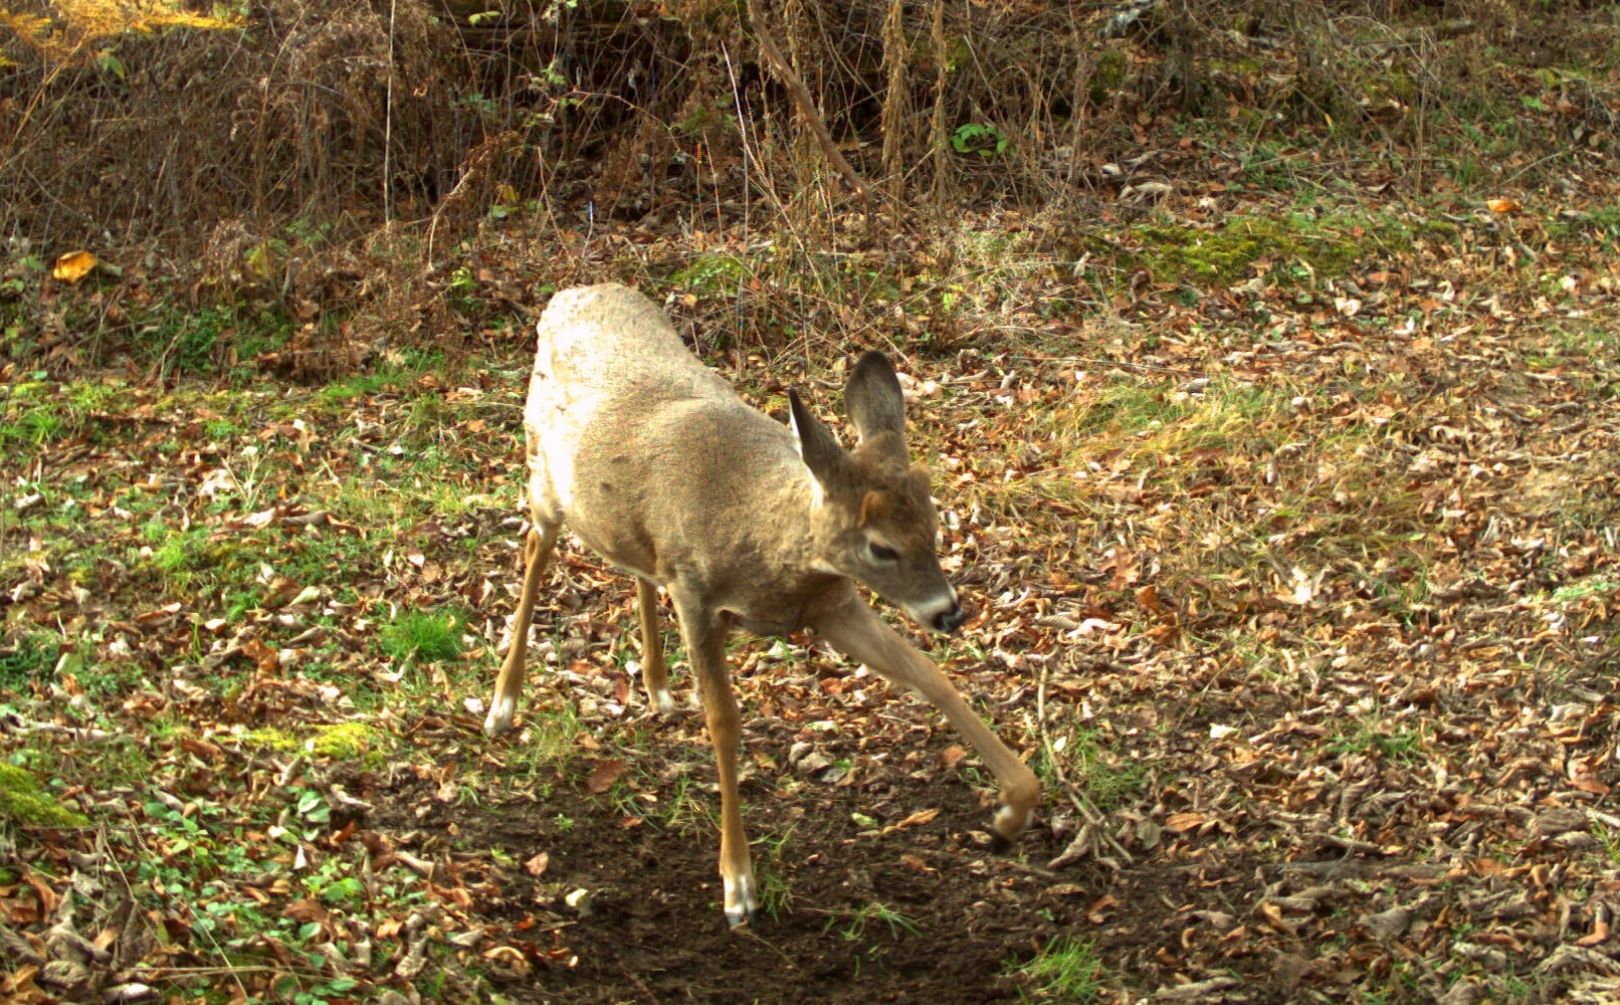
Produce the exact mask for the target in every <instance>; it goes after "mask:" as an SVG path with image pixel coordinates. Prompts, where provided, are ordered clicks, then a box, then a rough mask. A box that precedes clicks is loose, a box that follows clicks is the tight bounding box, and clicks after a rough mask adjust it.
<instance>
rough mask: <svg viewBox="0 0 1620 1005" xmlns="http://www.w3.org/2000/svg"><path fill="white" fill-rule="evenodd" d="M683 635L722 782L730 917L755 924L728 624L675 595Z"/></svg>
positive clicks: (723, 865) (723, 875)
mask: <svg viewBox="0 0 1620 1005" xmlns="http://www.w3.org/2000/svg"><path fill="white" fill-rule="evenodd" d="M675 615H676V618H677V619H678V620H679V621H680V626H681V637H682V639H684V640H685V642H686V651H687V652H688V653H690V654H691V658H692V670H693V674H694V675H695V676H696V677H697V683H698V693H699V694H701V695H702V697H703V713H704V717H705V719H707V721H708V726H709V739H710V741H711V742H712V743H713V744H714V767H715V774H716V776H718V778H719V781H720V881H721V883H722V884H723V885H724V888H725V912H726V922H727V923H728V924H729V925H730V926H731V927H732V928H736V927H737V926H738V925H742V924H745V923H749V924H751V923H753V922H754V921H755V920H756V919H757V918H758V915H759V893H758V887H757V886H756V885H755V883H754V865H753V861H752V860H751V858H750V856H749V853H748V835H747V833H746V832H745V831H744V830H743V822H742V807H741V805H740V804H739V802H738V796H737V743H738V735H739V733H740V730H741V725H740V717H739V715H738V712H737V698H736V696H735V695H733V694H732V693H731V675H730V672H729V670H728V669H727V667H726V646H725V640H726V625H725V623H724V622H723V621H722V620H721V619H720V618H718V617H716V616H715V615H714V614H712V613H710V612H708V611H706V610H703V609H702V607H701V605H693V604H682V603H681V601H680V599H679V597H678V596H677V597H676V600H675Z"/></svg>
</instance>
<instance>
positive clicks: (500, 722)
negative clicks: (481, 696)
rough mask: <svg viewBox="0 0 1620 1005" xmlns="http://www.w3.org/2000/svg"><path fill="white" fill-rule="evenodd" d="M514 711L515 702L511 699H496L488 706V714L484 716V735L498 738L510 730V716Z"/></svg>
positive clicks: (515, 708) (515, 709)
mask: <svg viewBox="0 0 1620 1005" xmlns="http://www.w3.org/2000/svg"><path fill="white" fill-rule="evenodd" d="M516 711H517V702H515V701H513V700H512V699H511V698H496V699H495V702H494V704H492V705H490V706H489V714H488V715H486V716H484V735H485V736H489V737H495V736H500V735H501V734H502V733H504V732H506V731H507V730H509V729H511V728H512V714H513V713H514V712H516Z"/></svg>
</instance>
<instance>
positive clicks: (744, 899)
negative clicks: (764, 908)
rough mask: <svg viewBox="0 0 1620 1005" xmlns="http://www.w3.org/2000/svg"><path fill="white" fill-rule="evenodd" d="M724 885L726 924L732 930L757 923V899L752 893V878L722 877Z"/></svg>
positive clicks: (745, 875) (746, 876) (744, 876)
mask: <svg viewBox="0 0 1620 1005" xmlns="http://www.w3.org/2000/svg"><path fill="white" fill-rule="evenodd" d="M724 880H725V885H726V924H727V925H728V926H730V927H731V928H732V929H733V930H735V929H738V928H741V927H742V926H743V925H747V926H748V927H750V928H753V927H755V925H757V924H758V922H759V898H758V897H757V896H756V895H755V893H754V877H753V876H751V875H747V874H744V875H742V876H736V877H732V876H726V877H724Z"/></svg>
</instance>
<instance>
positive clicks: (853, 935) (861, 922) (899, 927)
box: [824, 900, 920, 942]
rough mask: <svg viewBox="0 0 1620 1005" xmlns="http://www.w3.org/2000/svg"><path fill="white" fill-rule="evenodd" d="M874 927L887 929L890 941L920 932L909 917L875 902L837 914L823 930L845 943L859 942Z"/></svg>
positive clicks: (915, 923)
mask: <svg viewBox="0 0 1620 1005" xmlns="http://www.w3.org/2000/svg"><path fill="white" fill-rule="evenodd" d="M875 925H882V926H884V927H885V928H886V929H888V932H889V937H890V938H891V939H898V938H900V937H901V936H902V935H916V934H917V933H918V932H919V931H920V930H919V929H918V927H917V922H916V921H915V920H913V919H912V918H911V917H910V916H908V915H905V914H902V913H901V912H899V911H897V910H895V909H894V908H892V907H890V906H889V905H888V904H885V903H883V902H882V901H877V900H874V901H873V902H872V903H870V904H863V905H861V906H860V907H859V908H856V909H854V910H849V911H841V912H839V913H838V914H836V915H834V916H833V917H832V918H829V919H828V920H827V925H826V928H825V929H824V930H825V931H829V932H836V933H837V934H838V936H839V937H840V938H842V939H843V940H844V941H845V942H861V941H863V940H865V938H866V936H867V933H868V931H870V930H871V929H872V928H873V927H874V926H875Z"/></svg>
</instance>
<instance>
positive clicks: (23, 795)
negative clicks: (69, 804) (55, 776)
mask: <svg viewBox="0 0 1620 1005" xmlns="http://www.w3.org/2000/svg"><path fill="white" fill-rule="evenodd" d="M0 820H8V821H10V822H12V823H15V824H20V825H22V826H24V827H83V826H85V825H86V824H88V823H89V822H90V821H89V819H88V818H87V817H85V815H84V814H82V813H75V812H74V811H73V810H70V809H67V808H65V807H63V806H61V805H59V804H58V803H57V801H56V800H55V799H53V798H51V796H50V795H49V794H48V793H46V792H45V791H44V790H43V789H41V788H40V785H39V781H38V780H37V779H35V778H34V776H33V775H30V774H29V773H28V772H26V771H24V770H23V769H21V768H19V767H17V766H15V765H11V764H0Z"/></svg>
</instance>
